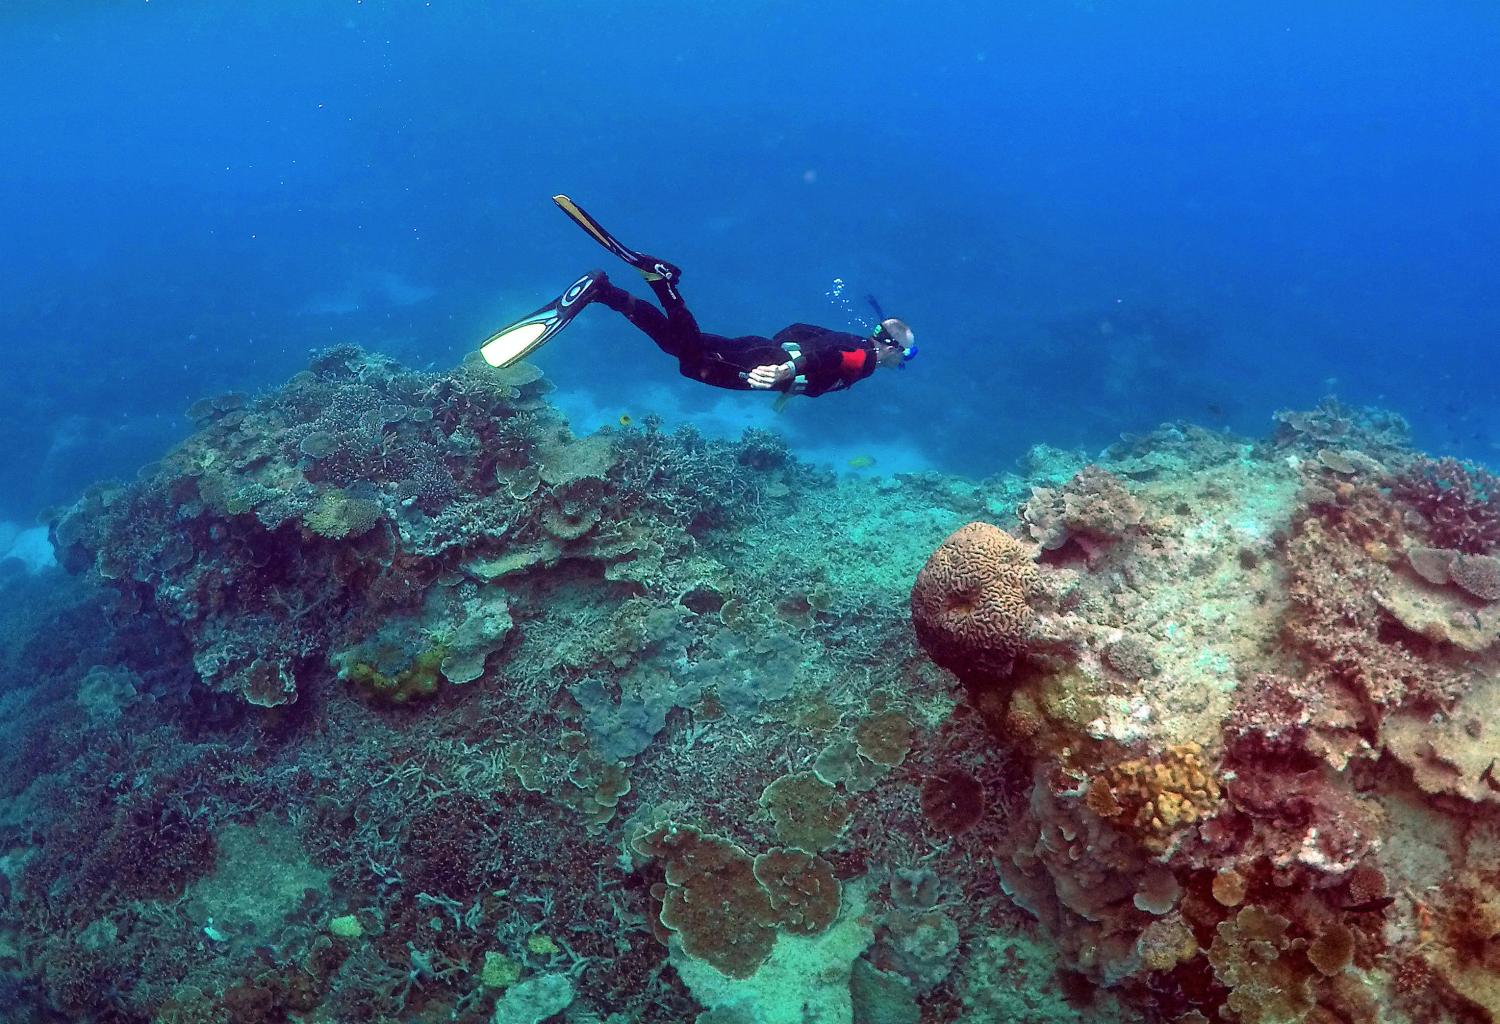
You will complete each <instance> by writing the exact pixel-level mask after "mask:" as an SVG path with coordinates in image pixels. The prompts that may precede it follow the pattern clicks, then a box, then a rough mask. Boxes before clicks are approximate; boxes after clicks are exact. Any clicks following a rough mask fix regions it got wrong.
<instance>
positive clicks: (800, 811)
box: [760, 772, 850, 853]
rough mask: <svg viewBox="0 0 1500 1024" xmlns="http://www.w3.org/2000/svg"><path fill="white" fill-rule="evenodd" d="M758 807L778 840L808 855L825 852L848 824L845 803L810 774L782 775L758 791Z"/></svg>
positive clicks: (835, 792) (836, 791) (828, 787)
mask: <svg viewBox="0 0 1500 1024" xmlns="http://www.w3.org/2000/svg"><path fill="white" fill-rule="evenodd" d="M760 805H761V806H762V807H764V808H765V809H766V810H768V811H769V812H770V814H771V819H772V820H773V821H774V822H775V826H776V835H777V836H778V837H779V838H780V839H781V841H782V842H783V843H785V844H786V845H787V846H795V847H797V848H798V849H800V850H806V851H807V852H808V853H818V852H819V851H822V850H826V849H828V848H829V847H830V846H832V845H833V844H834V843H836V842H838V839H839V837H840V836H841V835H843V834H844V829H845V828H847V827H848V825H849V816H850V811H849V802H848V801H847V800H845V799H844V798H842V797H841V796H839V793H838V790H836V789H834V788H833V787H832V786H830V785H829V784H828V783H826V782H824V781H823V780H822V779H820V778H818V776H817V775H816V774H814V773H813V772H796V773H794V774H792V775H783V776H782V777H781V778H779V779H777V780H776V781H775V782H773V783H771V784H770V785H769V786H767V787H766V788H765V790H764V791H762V793H761V796H760Z"/></svg>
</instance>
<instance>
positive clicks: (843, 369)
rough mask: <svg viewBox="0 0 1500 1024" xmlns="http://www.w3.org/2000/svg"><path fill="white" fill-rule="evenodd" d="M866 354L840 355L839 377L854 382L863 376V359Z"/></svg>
mask: <svg viewBox="0 0 1500 1024" xmlns="http://www.w3.org/2000/svg"><path fill="white" fill-rule="evenodd" d="M868 355H869V353H868V352H844V353H841V360H840V366H839V376H840V377H843V378H844V379H845V380H848V381H856V380H859V379H860V378H861V377H863V376H864V375H865V359H866V357H867V356H868Z"/></svg>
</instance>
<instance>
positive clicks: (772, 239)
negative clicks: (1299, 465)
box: [0, 0, 1500, 522]
mask: <svg viewBox="0 0 1500 1024" xmlns="http://www.w3.org/2000/svg"><path fill="white" fill-rule="evenodd" d="M0 67H3V68H4V69H5V74H4V89H3V96H0V239H3V243H0V260H3V270H4V272H3V274H0V310H3V312H4V317H3V320H0V332H3V342H4V350H5V353H6V359H7V370H6V373H5V374H4V379H6V380H8V381H10V382H11V393H10V395H9V397H8V400H7V401H6V402H4V403H3V406H0V409H3V411H0V418H3V429H4V433H5V436H6V438H7V445H6V453H5V455H4V457H3V460H0V515H4V516H5V517H6V518H9V519H12V520H17V521H22V522H29V521H30V520H31V518H32V517H33V516H34V515H35V514H36V512H37V511H38V509H40V508H42V507H44V506H47V505H50V504H54V503H58V502H62V501H65V500H70V499H71V498H72V497H73V496H74V495H75V494H76V493H77V492H78V491H79V490H81V489H82V488H83V487H84V486H86V485H87V484H89V483H91V482H93V481H94V480H96V479H99V478H103V477H110V476H121V475H129V474H131V473H133V472H134V468H135V467H136V466H137V465H139V464H140V463H141V462H143V461H145V460H146V459H149V458H153V457H155V456H157V455H159V454H160V453H161V452H163V451H164V450H165V449H166V448H167V447H168V446H169V445H170V444H171V443H172V442H173V441H175V440H176V439H178V438H179V437H181V436H182V435H183V434H184V433H185V431H186V430H187V427H188V423H187V421H186V420H185V419H183V418H182V415H181V414H182V411H183V409H185V408H186V407H187V405H188V404H189V403H190V402H191V401H193V400H195V399H197V398H200V397H202V396H204V395H206V394H209V393H211V392H219V391H226V390H240V391H255V390H258V389H260V388H263V387H266V386H269V385H271V384H274V383H275V382H278V381H281V380H284V379H285V378H286V377H288V376H290V375H291V374H292V373H293V372H295V371H296V370H297V369H299V368H300V367H301V366H302V365H303V363H304V362H305V360H306V357H307V354H308V352H309V351H310V350H313V349H316V348H320V347H323V346H326V345H330V344H333V343H339V342H345V341H353V340H357V341H358V342H359V343H360V344H361V345H363V346H365V347H366V348H369V349H371V350H374V351H378V352H382V353H386V354H390V355H393V356H395V357H398V358H400V359H402V360H404V361H406V362H408V363H410V364H413V365H417V366H434V367H443V366H449V365H452V364H455V363H457V362H458V361H459V360H460V359H461V358H462V357H463V356H464V355H465V354H466V353H467V352H469V351H470V350H471V349H472V348H473V347H474V346H475V345H476V344H477V342H478V341H479V340H480V339H482V338H484V337H485V336H486V335H487V334H488V333H489V332H490V331H491V330H493V329H494V328H496V327H497V326H498V325H499V324H501V323H503V322H505V321H506V320H508V319H513V318H515V317H517V316H520V315H522V314H524V313H526V312H529V311H530V310H532V309H534V308H535V307H537V306H539V305H541V304H542V303H543V302H544V301H546V300H547V299H548V298H550V297H552V296H553V295H555V294H556V293H557V292H559V291H560V290H561V289H562V288H563V287H564V286H565V285H566V284H567V283H568V282H569V281H571V280H572V279H573V278H574V277H575V276H576V275H577V274H578V273H579V272H581V271H582V270H584V269H586V268H588V267H591V266H604V265H605V264H606V263H609V262H611V261H610V258H609V257H608V254H606V253H604V252H603V251H602V250H599V249H597V248H595V247H594V246H593V245H592V244H591V243H590V242H589V240H588V238H587V237H586V236H584V235H582V234H581V233H579V232H578V231H577V230H576V229H575V228H574V227H573V226H571V225H569V224H568V223H567V221H566V220H565V219H564V218H563V217H561V216H560V215H559V214H558V213H557V211H556V210H555V209H554V208H553V206H552V204H551V203H550V202H548V197H549V196H551V195H552V194H554V193H557V192H566V193H568V194H569V195H571V196H573V197H574V198H576V199H578V200H579V201H580V202H581V203H584V204H585V205H587V206H588V208H589V209H590V211H591V212H593V213H594V214H595V215H597V216H599V217H600V219H601V220H603V221H604V223H606V224H607V225H608V226H609V227H610V228H611V229H612V230H614V231H615V232H617V233H618V234H619V235H620V236H621V237H622V238H623V239H624V240H625V241H626V243H627V244H630V245H633V246H635V247H637V248H640V249H643V250H644V251H647V252H652V253H657V254H660V255H663V256H665V257H666V258H668V259H670V260H672V261H673V262H675V263H677V264H678V265H680V266H681V267H683V268H684V271H685V276H684V280H683V285H682V287H683V290H684V294H685V295H686V297H687V299H688V300H689V302H690V303H691V304H692V308H693V309H694V311H695V312H696V313H697V315H698V318H699V320H700V321H701V322H702V323H703V325H704V327H705V329H707V330H711V331H717V332H719V333H722V334H730V335H738V334H751V333H758V334H770V333H772V332H774V331H776V330H777V329H779V328H780V327H782V326H783V325H785V324H787V323H790V322H793V321H799V320H800V321H808V322H812V323H821V324H826V325H827V326H830V327H835V328H840V329H855V330H860V331H863V330H864V329H865V325H866V323H867V322H868V319H869V314H868V309H867V307H866V306H865V303H864V299H863V297H864V295H866V294H867V293H871V294H875V295H877V296H878V297H879V299H880V301H881V302H882V303H883V305H884V306H885V308H886V309H887V310H888V311H889V312H891V313H893V314H894V315H898V316H901V317H903V318H905V319H906V320H907V321H908V322H910V323H911V324H912V325H913V326H914V327H915V328H916V331H917V336H918V344H919V346H920V348H921V355H920V358H919V359H918V360H917V361H916V362H915V363H914V364H913V365H912V366H911V367H910V368H909V369H908V370H907V372H905V373H903V374H902V375H900V376H899V377H897V376H895V375H890V379H884V378H882V379H879V380H877V381H874V382H871V383H870V384H869V385H866V386H865V387H864V388H862V389H861V390H859V391H856V392H854V393H852V394H848V395H836V396H833V397H830V398H828V399H826V400H824V401H819V402H815V403H814V402H799V403H794V404H793V407H792V408H790V409H789V410H788V411H787V412H786V413H785V414H783V415H781V416H776V415H775V414H773V413H771V412H770V411H769V407H768V406H769V400H766V399H757V398H755V397H754V396H744V395H732V394H729V395H726V394H725V393H722V392H714V391H710V390H708V389H702V388H698V389H695V388H693V387H692V386H691V385H689V384H688V383H687V382H685V381H684V380H682V379H681V378H680V377H678V376H677V375H676V372H675V368H674V367H673V366H672V364H671V361H670V360H669V359H666V358H664V357H662V356H661V355H660V354H659V353H657V352H656V351H655V350H654V349H653V348H652V347H651V346H650V344H649V343H648V342H646V341H645V340H644V339H642V338H641V337H639V336H638V335H636V334H634V333H633V332H632V331H630V330H629V328H628V327H626V326H625V325H624V324H622V323H621V322H620V321H619V320H618V319H617V318H614V317H611V316H609V315H608V314H607V313H602V312H598V311H593V312H592V313H591V314H590V315H586V316H585V317H584V318H583V319H582V320H581V321H580V322H579V324H578V325H577V326H575V327H573V328H572V329H571V330H570V332H569V334H568V335H567V336H566V337H564V338H563V339H561V340H560V341H559V342H558V343H557V344H556V345H555V346H553V347H551V348H549V349H546V350H544V351H543V352H541V353H540V354H539V356H538V361H539V363H540V364H541V365H542V366H543V367H544V368H546V369H547V371H548V372H549V374H550V375H551V376H552V377H553V379H554V380H555V381H556V383H557V384H558V386H559V388H560V389H561V392H562V394H561V395H560V396H559V398H560V400H561V402H562V404H563V405H564V407H565V408H568V409H569V410H570V411H571V412H572V413H573V415H574V418H575V426H576V427H584V428H587V427H590V426H592V425H595V424H597V423H602V422H613V421H614V420H615V419H616V418H617V417H618V416H619V415H622V414H623V415H629V416H632V417H634V418H636V419H639V418H640V417H641V416H643V415H647V414H651V413H656V414H659V415H662V416H664V417H666V419H667V421H668V422H670V423H679V422H684V421H696V422H698V423H699V424H700V425H702V426H703V427H704V429H705V430H707V431H709V432H711V433H723V434H731V435H732V434H737V433H738V431H739V430H740V429H741V428H742V427H744V426H746V425H761V426H770V427H772V428H774V429H777V430H780V431H784V432H785V433H786V436H787V438H788V441H789V443H790V444H791V445H792V447H793V448H794V449H795V450H798V451H799V452H803V453H805V454H806V455H807V456H809V457H812V458H822V459H825V460H833V461H835V462H836V463H837V464H840V465H842V464H843V463H844V461H845V460H846V459H847V458H849V457H859V456H866V457H869V458H874V460H875V466H874V468H875V469H876V470H877V471H880V470H883V469H889V470H911V469H920V468H924V467H935V468H939V469H944V470H952V471H956V472H962V473H967V474H971V475H977V476H982V475H985V474H988V473H992V472H995V471H997V470H998V469H1000V468H1003V467H1005V466H1006V465H1008V464H1009V463H1010V461H1011V460H1013V459H1014V458H1015V457H1016V456H1017V455H1018V454H1019V453H1020V452H1022V451H1024V450H1025V448H1026V447H1028V446H1029V445H1031V444H1033V443H1037V442H1046V443H1050V444H1053V445H1057V446H1061V447H1071V446H1081V447H1084V448H1085V449H1089V450H1096V449H1098V448H1099V447H1101V446H1103V445H1105V444H1107V443H1110V442H1111V441H1113V440H1115V439H1116V438H1117V437H1118V436H1119V435H1120V434H1121V433H1122V432H1131V431H1140V430H1144V429H1148V428H1150V427H1153V426H1155V425H1156V424H1157V423H1159V422H1162V421H1165V420H1172V419H1191V420H1194V421H1199V422H1203V423H1206V424H1208V425H1211V426H1223V427H1231V428H1236V429H1241V430H1250V431H1258V430H1260V429H1262V428H1263V427H1264V426H1265V424H1266V423H1267V422H1268V417H1269V415H1270V414H1271V412H1272V411H1274V410H1275V409H1278V408H1281V407H1284V406H1293V405H1302V406H1306V405H1309V404H1311V403H1312V402H1314V401H1316V400H1317V399H1319V398H1321V397H1323V396H1325V395H1328V394H1337V395H1338V396H1340V397H1341V398H1344V399H1346V400H1352V401H1356V402H1376V403H1379V404H1381V405H1384V406H1387V407H1389V408H1391V409H1393V410H1395V411H1397V412H1399V413H1401V414H1402V415H1404V416H1406V417H1407V418H1408V419H1409V420H1410V421H1411V422H1412V424H1413V426H1414V428H1415V431H1416V435H1417V437H1418V439H1419V440H1420V441H1422V442H1423V443H1424V444H1425V445H1427V446H1429V447H1431V448H1433V449H1434V450H1437V451H1441V452H1445V453H1454V454H1458V455H1462V456H1468V457H1473V458H1478V459H1489V458H1493V457H1494V456H1495V444H1496V440H1495V439H1496V438H1497V437H1500V424H1497V422H1496V417H1497V415H1500V414H1497V413H1496V411H1495V403H1494V402H1493V401H1492V396H1493V395H1494V394H1495V392H1496V386H1497V383H1500V381H1497V375H1500V370H1497V366H1500V363H1497V360H1496V359H1495V358H1494V355H1495V352H1496V349H1497V335H1496V324H1497V323H1500V288H1497V287H1496V285H1495V278H1494V273H1493V268H1494V267H1495V266H1496V265H1497V263H1500V192H1497V190H1496V189H1495V187H1494V182H1495V173H1496V168H1497V166H1500V77H1497V74H1496V71H1495V69H1496V67H1500V13H1497V11H1496V9H1495V8H1494V6H1493V5H1491V4H1487V3H1480V2H1451V3H1443V4H1438V5H1432V4H1415V3H1398V2H1371V3H1360V4H1358V5H1354V4H1345V5H1324V4H1293V3H1270V4H1267V3H1255V4H1248V3H1227V4H1215V5H1212V6H1204V5H1202V4H1190V3H1177V2H1166V0H1153V2H1144V3H1111V2H1104V0H1100V2H1083V0H1077V2H1063V0H1058V2H1046V3H1040V2H1039V3H1007V4H980V3H959V2H951V0H940V2H922V3H916V2H883V3H875V4H855V3H823V4H817V5H810V4H795V3H790V2H774V0H752V2H745V3H735V4H712V5H707V4H695V3H686V2H675V0H674V2H665V3H657V4H652V5H650V6H647V7H641V6H630V5H618V4H605V3H592V2H574V0H564V2H553V3H546V4H508V3H485V4H481V3H451V2H449V3H443V2H432V3H416V2H413V3H359V2H352V0H351V2H311V3H295V4H293V3H272V2H255V3H245V4H235V5H211V4H188V3H176V2H167V0H155V2H145V0H141V2H112V3H85V4H67V5H57V4H48V3H40V2H24V0H23V2H19V3H11V4H7V5H6V7H5V10H4V12H3V13H0ZM606 269H608V270H609V271H611V272H612V273H615V272H616V271H617V270H618V271H623V270H624V268H623V267H620V266H618V265H613V266H606ZM836 279H837V280H841V281H843V282H846V285H845V290H844V297H843V298H844V301H843V303H842V304H840V303H837V302H834V301H831V300H830V299H829V297H828V293H829V292H830V290H832V289H833V287H834V281H835V280H836ZM616 280H619V281H621V283H625V282H624V281H623V279H622V278H621V277H620V275H619V274H618V273H616ZM635 287H636V288H637V291H638V294H641V295H645V291H644V289H642V288H640V286H639V283H638V282H637V284H636V286H635ZM863 461H865V460H864V459H862V460H861V463H862V462H863Z"/></svg>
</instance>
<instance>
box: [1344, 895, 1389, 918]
mask: <svg viewBox="0 0 1500 1024" xmlns="http://www.w3.org/2000/svg"><path fill="white" fill-rule="evenodd" d="M1395 902H1396V897H1394V896H1381V897H1379V898H1378V899H1373V900H1365V901H1364V902H1363V903H1356V904H1354V905H1353V906H1348V907H1345V908H1344V913H1346V914H1373V913H1375V912H1376V911H1380V910H1384V909H1385V908H1386V907H1388V906H1390V905H1391V904H1392V903H1395Z"/></svg>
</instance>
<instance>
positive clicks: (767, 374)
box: [745, 362, 796, 391]
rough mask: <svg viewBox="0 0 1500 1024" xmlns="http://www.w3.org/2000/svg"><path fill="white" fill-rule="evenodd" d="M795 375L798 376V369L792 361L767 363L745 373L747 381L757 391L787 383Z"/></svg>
mask: <svg viewBox="0 0 1500 1024" xmlns="http://www.w3.org/2000/svg"><path fill="white" fill-rule="evenodd" d="M794 376H796V371H795V369H794V368H793V365H792V363H791V362H785V363H767V364H766V365H765V366H757V367H756V368H755V369H753V370H751V371H750V372H749V373H747V374H745V383H747V384H749V385H750V386H751V387H752V388H754V389H755V390H757V391H767V390H769V389H771V388H774V387H775V386H776V385H778V384H784V383H786V382H787V381H789V380H791V379H792V378H793V377H794Z"/></svg>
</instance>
